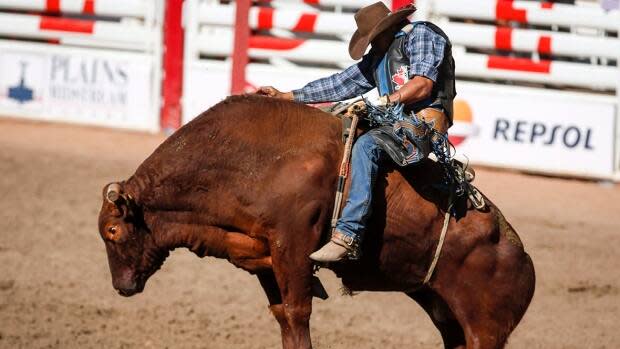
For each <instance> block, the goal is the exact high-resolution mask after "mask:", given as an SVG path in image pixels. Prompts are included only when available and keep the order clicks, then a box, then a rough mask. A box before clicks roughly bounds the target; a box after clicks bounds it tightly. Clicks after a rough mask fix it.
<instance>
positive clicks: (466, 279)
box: [432, 241, 534, 349]
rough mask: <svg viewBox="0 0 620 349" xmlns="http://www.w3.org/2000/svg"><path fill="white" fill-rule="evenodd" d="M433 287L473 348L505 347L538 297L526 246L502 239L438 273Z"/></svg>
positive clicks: (472, 252) (469, 346) (499, 348)
mask: <svg viewBox="0 0 620 349" xmlns="http://www.w3.org/2000/svg"><path fill="white" fill-rule="evenodd" d="M440 274H441V275H440ZM432 287H433V289H434V290H435V292H437V294H439V295H441V296H442V298H443V299H444V301H445V302H446V304H447V305H448V306H449V308H450V309H451V310H452V312H453V313H454V315H455V317H456V319H457V320H458V321H459V323H460V324H461V326H462V328H463V332H464V334H465V341H466V343H467V346H466V348H467V349H501V348H504V346H505V344H506V341H507V339H508V336H509V335H510V333H511V332H512V331H513V330H514V328H515V327H516V326H517V324H518V323H519V321H520V320H521V318H522V317H523V315H524V314H525V311H526V309H527V307H528V305H529V303H530V300H531V299H532V296H533V293H534V268H533V265H532V262H531V260H530V258H529V256H528V255H527V254H525V253H524V252H523V250H522V248H520V247H519V246H511V245H510V244H508V243H506V242H505V241H500V243H499V244H498V245H497V246H494V247H493V248H491V247H490V246H489V245H486V246H485V245H481V246H479V247H477V248H475V249H474V250H472V251H471V252H470V253H469V255H468V256H467V258H465V260H464V261H463V262H462V264H461V265H460V267H459V268H458V270H450V271H447V270H446V271H441V273H437V278H436V280H435V281H434V282H433V283H432Z"/></svg>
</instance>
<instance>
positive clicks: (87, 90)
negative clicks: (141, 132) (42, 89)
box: [49, 55, 129, 108]
mask: <svg viewBox="0 0 620 349" xmlns="http://www.w3.org/2000/svg"><path fill="white" fill-rule="evenodd" d="M128 84H129V75H128V72H127V69H126V65H125V63H124V62H122V61H120V62H119V61H110V60H107V59H102V58H91V57H79V56H68V55H54V56H52V58H51V70H50V85H49V95H50V97H51V98H53V99H55V100H60V101H66V102H72V103H74V102H78V103H85V104H99V105H105V106H106V107H108V108H109V107H123V106H125V105H126V104H127V103H128V101H127V93H128V91H127V87H128Z"/></svg>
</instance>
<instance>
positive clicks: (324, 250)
mask: <svg viewBox="0 0 620 349" xmlns="http://www.w3.org/2000/svg"><path fill="white" fill-rule="evenodd" d="M348 254H349V249H348V248H346V247H344V246H340V245H338V244H337V243H335V242H333V241H330V242H328V243H326V244H325V245H324V246H323V247H321V248H320V249H319V250H318V251H316V252H314V253H313V254H311V255H310V259H312V260H313V261H316V262H324V263H325V262H338V261H341V260H343V259H346V257H347V255H348Z"/></svg>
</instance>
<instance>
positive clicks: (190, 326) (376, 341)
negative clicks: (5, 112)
mask: <svg viewBox="0 0 620 349" xmlns="http://www.w3.org/2000/svg"><path fill="white" fill-rule="evenodd" d="M163 139H164V137H163V136H161V135H145V134H138V133H131V132H123V131H111V130H104V129H93V128H85V127H77V126H67V125H57V124H40V123H30V122H22V121H17V120H10V119H0V195H1V197H2V200H0V224H1V225H2V229H0V348H166V347H168V348H214V349H216V348H253V349H255V348H278V347H279V346H280V337H279V328H278V325H277V324H276V322H275V320H274V319H272V317H271V314H270V313H269V311H268V309H267V300H266V297H265V296H264V294H263V293H262V290H261V289H260V286H259V284H258V282H257V280H256V279H255V278H254V277H252V276H250V275H249V274H247V273H245V272H244V271H242V270H240V269H236V268H235V267H233V266H232V265H230V264H228V263H227V262H225V261H220V260H215V259H211V258H207V259H199V258H197V257H195V256H194V255H193V254H191V253H189V252H188V251H186V250H178V251H175V252H174V253H173V255H172V256H171V257H170V258H169V259H168V260H167V261H166V263H165V264H164V267H163V268H162V270H160V271H159V272H158V273H157V274H155V275H154V276H153V277H152V278H151V279H150V281H149V282H148V284H147V287H146V290H145V291H144V293H142V294H140V295H137V296H134V297H131V298H123V297H121V296H119V295H118V294H117V293H116V292H115V291H114V289H113V288H112V284H111V279H110V274H109V271H108V265H107V258H106V254H105V249H104V246H103V243H102V242H101V241H100V238H99V236H98V232H97V214H98V210H99V208H100V205H101V201H100V200H101V199H100V195H101V188H102V187H103V185H105V184H106V183H108V182H111V181H114V180H121V179H126V178H127V177H129V176H130V175H131V174H132V173H133V171H134V170H135V168H136V167H137V166H138V165H139V164H140V163H141V162H142V160H143V159H144V158H146V156H148V155H149V154H150V153H151V152H152V151H153V150H154V149H155V147H156V146H157V145H158V144H159V143H160V142H161V141H162V140H163ZM477 173H478V177H477V184H478V186H479V187H480V188H481V189H482V190H483V191H484V192H485V193H486V194H487V195H488V196H490V197H491V198H493V200H494V201H495V203H496V204H497V205H498V206H499V207H500V208H501V209H502V210H503V212H504V215H505V216H506V218H507V219H508V220H509V221H510V222H511V223H512V224H513V225H514V227H515V229H516V230H517V232H518V233H519V234H520V236H521V238H522V239H523V242H524V244H525V246H526V249H527V251H528V252H529V253H530V255H531V256H532V259H533V260H534V264H535V267H536V273H537V285H536V293H535V295H534V299H533V301H532V304H531V305H530V308H529V310H528V312H527V313H526V315H525V317H524V319H523V321H522V322H521V324H520V325H519V327H517V329H516V331H515V332H514V333H513V335H512V336H511V338H510V340H509V344H508V348H608V349H615V348H620V329H619V328H618V324H619V323H620V257H619V252H618V248H620V222H619V218H620V187H618V186H617V185H612V184H600V183H596V182H584V181H576V180H567V179H556V178H546V177H540V176H532V175H525V174H519V173H512V172H504V171H499V170H489V169H486V170H485V169H478V171H477ZM319 276H320V277H321V279H322V280H323V283H324V284H325V286H326V288H327V290H328V292H329V293H330V296H331V297H330V298H329V299H328V300H327V301H321V300H315V301H314V312H313V317H312V336H313V342H314V344H315V347H316V348H345V349H347V348H441V347H442V345H441V339H440V336H439V334H438V332H437V331H436V330H435V328H434V327H433V325H432V323H431V322H430V320H429V319H428V318H427V316H426V314H425V313H424V312H423V311H422V310H421V308H419V307H418V306H417V305H416V304H415V303H414V302H413V301H410V300H409V299H408V298H407V297H405V296H404V295H401V294H395V293H362V294H359V295H357V296H355V297H348V296H341V295H340V292H339V288H340V283H339V281H338V280H337V279H336V277H335V276H334V275H333V274H332V273H331V272H330V271H321V272H320V273H319Z"/></svg>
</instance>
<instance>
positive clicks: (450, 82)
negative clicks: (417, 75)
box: [374, 22, 456, 125]
mask: <svg viewBox="0 0 620 349" xmlns="http://www.w3.org/2000/svg"><path fill="white" fill-rule="evenodd" d="M414 25H426V26H427V27H429V28H430V29H431V30H433V31H434V32H435V33H437V34H439V35H440V36H442V37H443V38H444V39H445V40H446V47H445V50H444V55H443V60H442V62H441V64H440V66H439V75H438V77H437V82H436V83H435V84H433V90H432V92H431V95H430V97H429V98H427V99H425V100H423V101H419V102H416V103H413V104H412V105H407V106H405V110H406V111H413V112H417V111H419V110H421V109H423V108H426V107H429V106H433V105H441V107H442V108H443V110H444V112H445V114H446V116H447V117H448V120H449V122H450V125H452V121H453V105H452V104H453V101H454V97H455V96H456V87H455V83H454V80H455V76H454V58H453V57H452V44H451V43H450V39H449V38H448V36H447V35H446V34H445V33H444V32H443V31H442V30H441V29H440V28H439V27H437V26H436V25H434V24H433V23H430V22H414V23H412V24H408V25H407V26H405V27H404V28H403V29H402V30H400V31H399V32H398V33H397V34H396V36H395V38H394V41H392V44H391V45H390V47H389V48H388V50H387V52H386V53H385V55H384V56H383V57H382V58H381V60H380V61H379V62H377V63H375V67H376V68H375V70H374V79H375V82H376V85H377V88H378V89H379V95H380V96H384V95H390V94H392V93H394V92H395V91H397V90H398V89H400V88H401V86H403V85H404V84H405V83H406V82H407V81H409V64H410V61H409V55H408V54H407V49H406V45H407V34H408V33H409V32H410V31H411V30H413V26H414ZM414 49H415V48H414Z"/></svg>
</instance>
